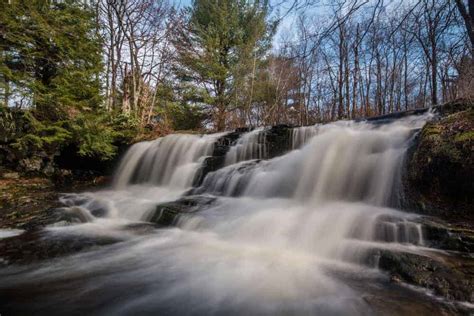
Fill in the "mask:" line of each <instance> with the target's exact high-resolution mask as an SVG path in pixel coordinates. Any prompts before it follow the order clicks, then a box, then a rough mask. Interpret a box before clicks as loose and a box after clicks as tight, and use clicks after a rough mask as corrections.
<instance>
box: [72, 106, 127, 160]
mask: <svg viewBox="0 0 474 316" xmlns="http://www.w3.org/2000/svg"><path fill="white" fill-rule="evenodd" d="M71 128H72V131H73V139H74V142H75V143H76V145H77V146H78V148H79V151H78V154H79V155H81V156H88V157H98V158H99V159H101V160H108V159H111V158H113V157H114V156H115V154H116V151H117V147H116V146H115V145H114V144H113V143H114V141H115V139H116V137H117V136H118V132H116V131H115V129H114V128H113V126H112V125H111V124H110V120H109V116H108V115H96V114H81V115H80V116H78V117H77V118H76V120H75V121H74V122H73V124H72V126H71Z"/></svg>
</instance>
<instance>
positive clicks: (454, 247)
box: [423, 221, 474, 253]
mask: <svg viewBox="0 0 474 316" xmlns="http://www.w3.org/2000/svg"><path fill="white" fill-rule="evenodd" d="M423 234H424V239H425V245H426V246H429V247H431V248H438V249H444V250H451V251H458V252H465V253H474V231H473V230H472V229H470V228H467V227H459V226H455V225H449V224H447V223H442V222H441V221H424V223H423Z"/></svg>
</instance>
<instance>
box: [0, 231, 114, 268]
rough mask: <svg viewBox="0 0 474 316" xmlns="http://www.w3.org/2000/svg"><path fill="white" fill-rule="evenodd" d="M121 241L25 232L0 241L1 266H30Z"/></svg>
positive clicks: (109, 238) (95, 237) (108, 238)
mask: <svg viewBox="0 0 474 316" xmlns="http://www.w3.org/2000/svg"><path fill="white" fill-rule="evenodd" d="M119 241H121V240H119V239H116V238H111V237H98V236H79V235H53V234H51V233H48V232H47V231H44V230H33V231H27V232H25V233H23V234H21V235H19V236H14V237H10V238H3V239H0V258H1V264H3V265H10V264H30V263H33V262H37V261H42V260H47V259H52V258H57V257H62V256H66V255H69V254H73V253H77V252H80V251H83V250H86V249H90V248H92V247H95V246H104V245H110V244H113V243H116V242H119Z"/></svg>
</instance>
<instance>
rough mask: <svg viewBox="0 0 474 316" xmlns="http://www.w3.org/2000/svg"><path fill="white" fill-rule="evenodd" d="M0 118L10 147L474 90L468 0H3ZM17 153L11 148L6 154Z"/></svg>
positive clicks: (288, 119) (306, 120)
mask: <svg viewBox="0 0 474 316" xmlns="http://www.w3.org/2000/svg"><path fill="white" fill-rule="evenodd" d="M0 6H1V7H0V50H1V52H0V100H1V102H0V104H1V105H0V111H1V112H0V125H1V128H2V132H3V134H4V135H5V136H4V143H6V144H8V147H9V148H10V149H11V150H14V151H15V152H16V154H15V155H18V152H32V151H35V150H37V149H38V148H43V149H44V148H50V152H55V151H57V150H58V148H62V147H64V146H66V145H71V144H72V145H73V146H75V148H77V152H78V154H79V155H82V156H89V157H96V158H100V159H102V160H107V159H110V158H111V157H113V156H114V155H115V154H116V148H117V146H116V145H117V143H132V142H135V141H137V140H140V139H151V138H156V137H157V136H160V135H166V134H169V133H171V132H172V131H180V130H187V131H197V132H203V131H223V130H229V129H232V128H237V127H245V126H250V127H257V126H270V125H279V124H287V125H291V126H303V125H312V124H315V123H318V122H328V121H334V120H339V119H358V118H364V117H370V116H377V115H383V114H387V113H392V112H399V111H403V110H409V109H416V108H423V107H428V106H432V105H437V104H442V103H445V102H448V101H452V100H454V99H457V98H470V97H472V94H473V91H474V89H473V61H472V60H473V56H474V51H473V49H472V47H473V43H474V35H473V24H474V23H473V16H474V14H473V11H474V8H473V6H474V5H473V3H472V1H468V2H466V1H462V0H457V1H447V0H446V1H440V0H421V1H413V2H410V1H386V0H385V1H384V0H377V1H368V0H340V1H324V0H294V1H293V2H282V3H276V2H274V1H268V0H255V1H243V0H242V1H234V0H222V1H221V0H219V1H213V0H195V1H192V3H189V4H187V5H185V4H176V3H172V2H169V1H166V0H124V1H112V0H96V1H93V0H91V1H80V0H62V1H60V0H57V1H55V0H9V1H2V3H1V4H0ZM12 148H13V149H12Z"/></svg>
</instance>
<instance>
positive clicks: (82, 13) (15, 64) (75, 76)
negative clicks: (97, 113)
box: [0, 0, 102, 120]
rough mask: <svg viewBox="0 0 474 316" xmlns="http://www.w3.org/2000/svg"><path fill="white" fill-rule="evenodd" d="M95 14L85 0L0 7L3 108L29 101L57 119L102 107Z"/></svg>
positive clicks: (40, 114) (42, 0)
mask: <svg viewBox="0 0 474 316" xmlns="http://www.w3.org/2000/svg"><path fill="white" fill-rule="evenodd" d="M96 27H97V25H96V23H95V18H94V12H93V11H92V10H90V9H89V8H88V7H87V6H85V5H84V4H83V1H74V0H65V1H61V2H59V1H58V2H56V1H54V2H51V1H45V0H35V1H25V0H19V1H14V2H12V3H11V4H8V3H5V2H2V4H1V5H0V30H1V33H0V49H1V51H0V56H1V57H0V58H1V60H0V62H1V63H0V64H1V68H0V74H1V77H2V79H3V80H2V81H3V82H2V83H3V91H4V99H5V102H4V104H7V105H9V104H10V103H16V102H19V101H18V100H21V101H24V100H26V101H25V104H26V105H28V106H30V107H34V108H35V109H36V115H37V116H38V117H44V118H48V119H51V120H57V119H59V118H61V117H63V118H64V117H66V115H67V114H71V113H73V112H74V111H73V109H76V110H88V109H89V110H90V109H94V108H97V107H98V106H100V103H101V96H100V81H99V74H100V72H101V71H102V62H101V44H100V39H99V38H98V37H97V36H96Z"/></svg>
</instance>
